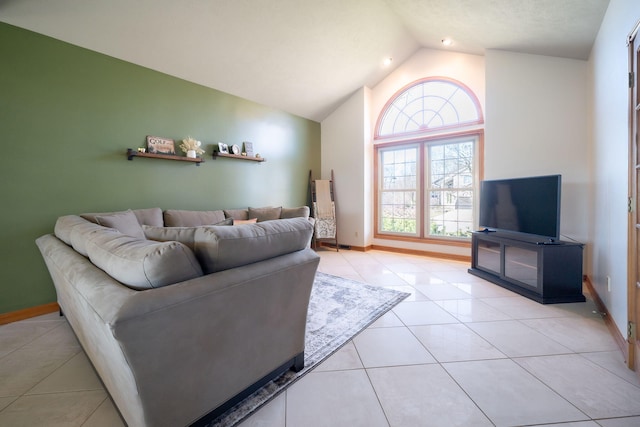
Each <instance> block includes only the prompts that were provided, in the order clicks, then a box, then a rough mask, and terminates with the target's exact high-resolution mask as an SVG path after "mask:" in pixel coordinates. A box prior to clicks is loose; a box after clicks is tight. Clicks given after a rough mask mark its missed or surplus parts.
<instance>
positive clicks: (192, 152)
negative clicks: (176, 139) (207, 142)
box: [180, 136, 204, 159]
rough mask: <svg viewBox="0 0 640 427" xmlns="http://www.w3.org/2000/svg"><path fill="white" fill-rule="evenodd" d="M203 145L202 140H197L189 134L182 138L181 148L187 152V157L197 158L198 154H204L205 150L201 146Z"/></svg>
mask: <svg viewBox="0 0 640 427" xmlns="http://www.w3.org/2000/svg"><path fill="white" fill-rule="evenodd" d="M201 145H202V143H201V142H200V141H196V140H195V139H193V138H191V137H190V136H189V137H187V138H186V139H183V140H182V144H180V149H181V150H182V151H183V152H185V153H186V154H187V157H190V158H192V159H195V158H196V157H197V156H198V154H204V150H203V149H202V148H200V146H201Z"/></svg>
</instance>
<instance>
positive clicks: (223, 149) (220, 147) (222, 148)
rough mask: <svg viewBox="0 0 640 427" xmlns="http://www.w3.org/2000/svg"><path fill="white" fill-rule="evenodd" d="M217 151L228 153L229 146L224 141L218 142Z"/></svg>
mask: <svg viewBox="0 0 640 427" xmlns="http://www.w3.org/2000/svg"><path fill="white" fill-rule="evenodd" d="M218 152H220V153H225V154H229V146H228V145H227V144H225V143H224V142H218Z"/></svg>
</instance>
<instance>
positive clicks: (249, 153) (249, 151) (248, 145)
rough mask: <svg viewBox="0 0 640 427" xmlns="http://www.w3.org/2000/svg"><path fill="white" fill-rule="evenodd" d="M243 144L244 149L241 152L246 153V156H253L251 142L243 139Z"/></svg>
mask: <svg viewBox="0 0 640 427" xmlns="http://www.w3.org/2000/svg"><path fill="white" fill-rule="evenodd" d="M243 144H244V150H242V152H243V153H247V157H253V143H252V142H247V141H245V142H243Z"/></svg>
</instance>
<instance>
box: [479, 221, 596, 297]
mask: <svg viewBox="0 0 640 427" xmlns="http://www.w3.org/2000/svg"><path fill="white" fill-rule="evenodd" d="M471 242H472V243H471V268H470V269H469V270H468V271H469V273H471V274H473V275H474V276H477V277H481V278H483V279H485V280H488V281H490V282H493V283H495V284H496V285H500V286H502V287H503V288H506V289H509V290H511V291H513V292H517V293H519V294H520V295H523V296H525V297H527V298H530V299H532V300H534V301H537V302H539V303H542V304H554V303H566V302H582V301H585V297H584V295H583V294H582V247H583V245H582V244H581V243H577V242H565V241H555V242H551V241H548V240H535V239H533V238H528V237H526V236H525V237H522V238H521V237H520V236H519V235H517V234H512V233H500V232H486V231H478V232H474V233H473V235H472V238H471Z"/></svg>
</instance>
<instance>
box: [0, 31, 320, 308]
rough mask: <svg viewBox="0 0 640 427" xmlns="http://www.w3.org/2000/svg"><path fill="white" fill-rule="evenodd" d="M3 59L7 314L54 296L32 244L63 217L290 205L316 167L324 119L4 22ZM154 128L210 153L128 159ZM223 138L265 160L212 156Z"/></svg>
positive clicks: (3, 301)
mask: <svg viewBox="0 0 640 427" xmlns="http://www.w3.org/2000/svg"><path fill="white" fill-rule="evenodd" d="M0 58H1V60H2V66H1V67H0V139H1V141H2V154H1V155H0V177H1V179H2V185H1V186H0V223H1V224H2V227H0V241H1V242H2V245H1V249H0V251H1V253H0V313H6V312H10V311H15V310H19V309H23V308H28V307H33V306H37V305H40V304H45V303H49V302H53V301H55V299H56V296H55V290H54V287H53V284H52V282H51V279H50V277H49V274H48V272H47V270H46V266H45V264H44V262H43V260H42V258H41V256H40V252H39V251H38V249H37V247H36V245H35V243H34V241H35V239H36V238H37V237H38V236H40V235H42V234H46V233H51V232H52V231H53V226H54V224H55V221H56V219H57V218H58V217H59V216H61V215H66V214H78V213H82V212H104V211H117V210H125V209H129V208H131V209H135V208H145V207H156V206H157V207H161V208H163V209H198V210H213V209H222V208H244V207H247V206H253V207H260V206H287V207H294V206H300V205H304V204H306V201H307V184H308V174H309V170H313V175H314V176H318V175H319V174H320V124H319V123H317V122H314V121H310V120H306V119H303V118H300V117H298V116H294V115H291V114H288V113H285V112H282V111H280V110H276V109H273V108H269V107H266V106H263V105H259V104H256V103H254V102H251V101H248V100H245V99H241V98H238V97H235V96H232V95H229V94H226V93H223V92H220V91H217V90H213V89H210V88H206V87H204V86H200V85H197V84H194V83H190V82H187V81H184V80H181V79H178V78H175V77H171V76H168V75H166V74H163V73H159V72H156V71H153V70H150V69H147V68H144V67H140V66H137V65H134V64H131V63H128V62H124V61H121V60H118V59H114V58H112V57H109V56H106V55H103V54H100V53H96V52H93V51H90V50H87V49H84V48H80V47H77V46H73V45H70V44H68V43H64V42H61V41H59V40H55V39H52V38H49V37H46V36H43V35H40V34H37V33H34V32H31V31H27V30H23V29H20V28H17V27H14V26H11V25H7V24H4V23H0ZM146 135H155V136H161V137H166V138H173V139H175V140H176V141H178V140H181V139H183V138H185V137H187V136H192V137H194V138H196V139H199V140H200V141H202V143H203V145H204V146H205V148H206V151H207V153H206V154H205V155H204V158H205V160H206V161H205V163H203V164H201V165H200V166H199V167H196V166H195V165H194V164H193V163H188V162H176V161H170V160H159V159H148V158H134V159H133V160H132V161H128V160H127V157H126V155H125V153H126V150H127V148H134V149H135V148H137V147H143V146H144V145H145V138H146ZM218 141H221V142H225V143H227V144H229V146H231V145H232V144H239V145H241V143H242V141H251V142H253V145H254V150H255V152H257V153H260V154H261V155H262V157H265V158H266V159H267V161H266V162H263V163H257V162H251V161H241V160H236V159H222V158H221V159H217V160H214V159H213V158H212V157H211V153H212V151H213V146H214V144H216V145H217V142H218ZM177 145H178V144H176V146H177ZM176 148H177V147H176ZM178 151H179V150H178Z"/></svg>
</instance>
